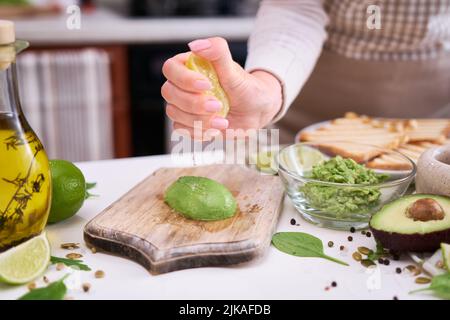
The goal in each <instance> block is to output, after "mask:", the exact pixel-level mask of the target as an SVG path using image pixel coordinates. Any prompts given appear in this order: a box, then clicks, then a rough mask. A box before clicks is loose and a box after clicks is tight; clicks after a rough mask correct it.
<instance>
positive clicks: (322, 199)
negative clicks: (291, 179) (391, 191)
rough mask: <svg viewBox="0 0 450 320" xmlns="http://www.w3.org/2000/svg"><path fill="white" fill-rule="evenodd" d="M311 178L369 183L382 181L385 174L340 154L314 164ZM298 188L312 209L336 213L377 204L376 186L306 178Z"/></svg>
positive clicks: (378, 191) (339, 213) (367, 208)
mask: <svg viewBox="0 0 450 320" xmlns="http://www.w3.org/2000/svg"><path fill="white" fill-rule="evenodd" d="M309 178H311V179H314V180H319V181H324V182H334V183H342V184H361V185H365V184H367V185H373V184H377V183H380V182H383V181H385V180H386V179H388V178H389V176H388V175H384V174H377V173H376V172H375V171H373V170H371V169H368V168H366V167H365V166H363V165H360V164H358V163H356V162H355V161H354V160H352V159H344V158H342V157H340V156H337V157H335V158H332V159H330V160H328V161H325V162H323V163H321V164H318V165H315V166H314V167H313V169H312V172H311V175H310V177H309ZM300 192H302V193H303V195H304V197H305V198H306V199H307V200H308V201H309V204H310V205H311V206H312V207H314V208H315V209H319V210H323V211H326V212H328V213H335V214H337V215H340V216H342V215H344V214H351V213H364V212H367V211H368V210H370V209H371V208H374V207H375V206H377V205H378V204H379V200H380V196H381V192H380V190H379V188H377V187H344V186H343V187H338V186H326V185H321V184H319V183H314V182H308V183H306V184H305V185H304V186H303V187H301V188H300Z"/></svg>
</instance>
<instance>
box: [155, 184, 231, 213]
mask: <svg viewBox="0 0 450 320" xmlns="http://www.w3.org/2000/svg"><path fill="white" fill-rule="evenodd" d="M164 201H165V202H166V203H167V204H168V205H169V207H171V208H172V209H174V210H175V211H177V212H178V213H180V214H181V215H183V216H184V217H186V218H189V219H193V220H203V221H214V220H223V219H227V218H231V217H232V216H234V214H235V213H236V209H237V203H236V200H235V199H234V197H233V195H232V194H231V192H230V191H229V190H228V189H227V188H226V187H225V186H224V185H222V184H220V183H218V182H217V181H214V180H212V179H208V178H205V177H196V176H184V177H180V178H178V180H176V181H175V182H174V183H172V184H171V185H170V186H169V187H168V188H167V190H166V193H165V197H164Z"/></svg>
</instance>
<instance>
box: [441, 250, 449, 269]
mask: <svg viewBox="0 0 450 320" xmlns="http://www.w3.org/2000/svg"><path fill="white" fill-rule="evenodd" d="M441 249H442V259H443V260H444V266H445V268H446V269H447V271H448V272H450V244H448V243H441Z"/></svg>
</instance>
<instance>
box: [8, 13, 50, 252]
mask: <svg viewBox="0 0 450 320" xmlns="http://www.w3.org/2000/svg"><path fill="white" fill-rule="evenodd" d="M26 47H28V43H27V42H25V41H20V40H17V41H16V40H15V32H14V24H13V23H12V22H10V21H5V20H0V252H1V251H4V250H6V249H8V248H10V247H11V246H14V245H16V244H19V243H21V242H22V241H25V240H27V239H29V238H31V237H33V236H35V235H38V234H39V233H41V231H42V230H43V229H44V227H45V225H46V223H47V218H48V214H49V210H50V204H51V179H50V168H49V162H48V158H47V155H46V153H45V150H44V148H43V145H42V143H41V141H40V140H39V138H38V137H37V136H36V134H35V133H34V132H33V130H32V129H31V127H30V125H29V124H28V122H27V120H26V119H25V116H24V114H23V112H22V109H21V106H20V100H19V94H18V88H17V74H16V66H15V61H16V56H17V54H18V53H19V52H20V51H22V50H23V49H25V48H26Z"/></svg>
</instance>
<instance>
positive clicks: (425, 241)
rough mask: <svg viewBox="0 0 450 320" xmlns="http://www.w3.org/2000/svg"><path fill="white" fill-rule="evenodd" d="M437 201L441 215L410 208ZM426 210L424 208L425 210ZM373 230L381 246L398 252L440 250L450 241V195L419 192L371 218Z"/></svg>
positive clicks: (436, 204) (396, 201)
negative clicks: (422, 213) (424, 214)
mask: <svg viewBox="0 0 450 320" xmlns="http://www.w3.org/2000/svg"><path fill="white" fill-rule="evenodd" d="M423 203H425V204H427V203H428V204H429V203H431V204H433V205H434V207H432V208H431V210H434V211H436V207H437V208H439V209H438V210H437V211H439V212H438V218H436V217H434V216H433V217H432V216H431V215H430V218H428V219H425V218H423V217H420V213H419V214H418V217H419V218H417V219H416V217H414V216H411V211H410V209H411V208H412V207H413V206H415V208H423V206H421V205H422V204H423ZM422 211H423V210H422ZM370 229H371V230H372V233H373V235H374V237H375V239H376V240H377V241H379V242H380V243H381V245H382V246H383V247H384V248H386V249H390V250H392V251H395V252H404V251H413V252H429V251H435V250H437V249H439V247H440V244H441V243H443V242H444V243H450V198H448V197H444V196H437V195H427V194H415V195H410V196H405V197H403V198H400V199H397V200H395V201H393V202H391V203H389V204H387V205H385V206H384V207H383V208H382V209H381V210H380V211H379V212H377V213H376V214H374V215H373V216H372V218H371V220H370Z"/></svg>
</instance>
